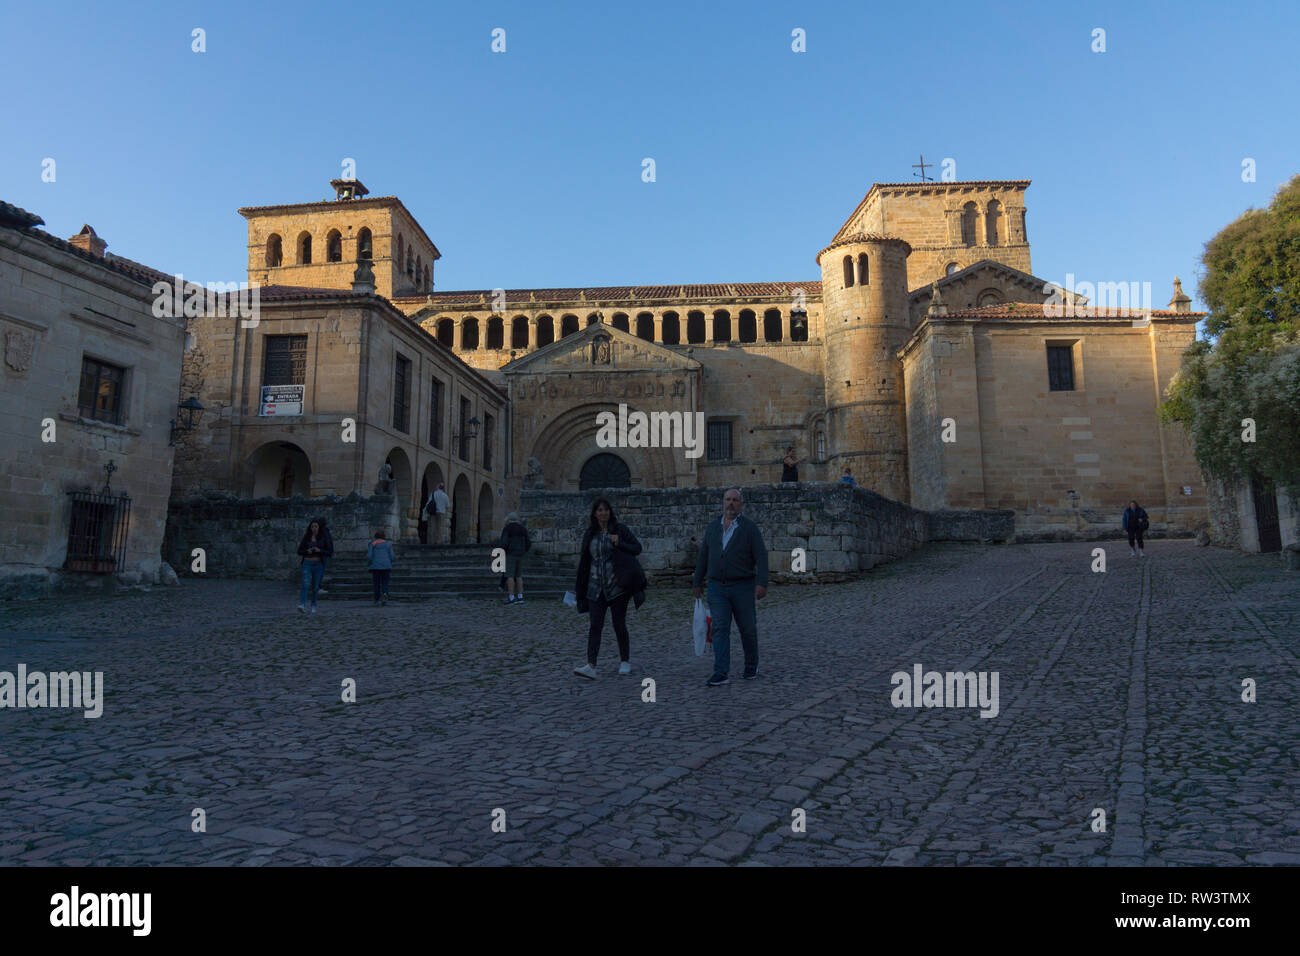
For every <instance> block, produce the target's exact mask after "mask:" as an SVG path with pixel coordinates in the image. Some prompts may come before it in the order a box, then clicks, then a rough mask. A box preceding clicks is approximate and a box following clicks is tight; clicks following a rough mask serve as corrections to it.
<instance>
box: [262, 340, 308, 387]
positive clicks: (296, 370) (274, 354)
mask: <svg viewBox="0 0 1300 956" xmlns="http://www.w3.org/2000/svg"><path fill="white" fill-rule="evenodd" d="M306 382H307V336H305V335H268V336H266V355H265V356H264V357H263V364H262V384H263V385H303V384H306Z"/></svg>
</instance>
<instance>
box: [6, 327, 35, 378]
mask: <svg viewBox="0 0 1300 956" xmlns="http://www.w3.org/2000/svg"><path fill="white" fill-rule="evenodd" d="M35 350H36V336H34V335H32V334H31V333H30V332H23V331H21V330H19V329H7V330H6V331H5V364H6V365H8V366H9V367H10V368H11V369H13V370H14V371H15V372H26V371H27V370H28V369H30V368H31V367H32V353H33V352H34V351H35Z"/></svg>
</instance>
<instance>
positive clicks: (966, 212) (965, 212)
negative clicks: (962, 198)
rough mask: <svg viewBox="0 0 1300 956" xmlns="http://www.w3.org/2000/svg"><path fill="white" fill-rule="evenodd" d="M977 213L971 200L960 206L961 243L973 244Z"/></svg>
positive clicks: (964, 244) (965, 244)
mask: <svg viewBox="0 0 1300 956" xmlns="http://www.w3.org/2000/svg"><path fill="white" fill-rule="evenodd" d="M976 215H978V212H977V210H976V209H975V204H974V203H973V202H968V203H967V204H966V205H964V206H962V207H961V244H962V245H963V246H973V245H975V217H976Z"/></svg>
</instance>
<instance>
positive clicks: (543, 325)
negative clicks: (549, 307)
mask: <svg viewBox="0 0 1300 956" xmlns="http://www.w3.org/2000/svg"><path fill="white" fill-rule="evenodd" d="M554 341H555V320H554V319H553V318H551V317H550V316H549V315H541V316H538V317H537V346H538V348H541V347H542V346H543V345H550V344H551V343H552V342H554Z"/></svg>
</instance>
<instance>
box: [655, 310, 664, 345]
mask: <svg viewBox="0 0 1300 956" xmlns="http://www.w3.org/2000/svg"><path fill="white" fill-rule="evenodd" d="M663 340H664V317H663V313H660V312H656V313H655V341H656V342H663Z"/></svg>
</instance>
